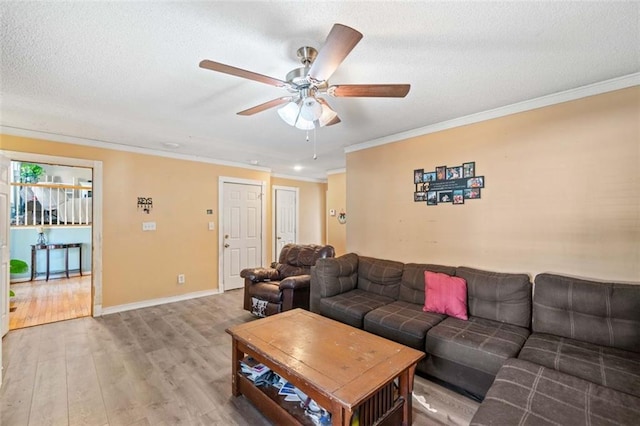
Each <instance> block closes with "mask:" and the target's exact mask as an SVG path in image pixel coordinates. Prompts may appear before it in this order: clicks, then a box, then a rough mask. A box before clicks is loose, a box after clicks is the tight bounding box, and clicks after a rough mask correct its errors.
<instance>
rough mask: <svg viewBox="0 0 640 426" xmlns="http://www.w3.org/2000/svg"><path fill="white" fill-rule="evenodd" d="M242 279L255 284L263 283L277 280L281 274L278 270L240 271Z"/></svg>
mask: <svg viewBox="0 0 640 426" xmlns="http://www.w3.org/2000/svg"><path fill="white" fill-rule="evenodd" d="M240 276H241V277H242V278H247V279H249V280H251V281H253V282H261V281H266V280H277V279H279V278H280V274H279V273H278V271H277V270H275V269H271V268H249V269H243V270H242V271H240Z"/></svg>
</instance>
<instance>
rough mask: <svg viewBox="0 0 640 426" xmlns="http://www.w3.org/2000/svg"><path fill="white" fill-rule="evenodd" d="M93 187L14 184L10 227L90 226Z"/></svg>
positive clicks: (12, 184)
mask: <svg viewBox="0 0 640 426" xmlns="http://www.w3.org/2000/svg"><path fill="white" fill-rule="evenodd" d="M90 191H91V188H88V187H85V186H79V185H67V184H59V183H17V182H12V183H11V207H12V208H11V226H16V227H20V226H34V225H51V226H55V225H89V224H91V220H92V211H91V210H92V198H91V196H90V194H91V192H90Z"/></svg>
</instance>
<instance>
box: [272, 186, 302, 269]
mask: <svg viewBox="0 0 640 426" xmlns="http://www.w3.org/2000/svg"><path fill="white" fill-rule="evenodd" d="M279 189H280V190H284V191H294V192H295V193H296V240H295V241H294V243H296V244H298V241H299V240H300V188H298V187H297V186H282V185H273V186H272V187H271V240H272V241H271V247H272V249H273V251H272V252H271V257H272V258H274V259H273V261H274V262H277V261H278V259H275V257H276V251H277V250H278V236H277V235H276V210H277V207H278V206H277V202H278V198H277V197H276V191H277V190H279Z"/></svg>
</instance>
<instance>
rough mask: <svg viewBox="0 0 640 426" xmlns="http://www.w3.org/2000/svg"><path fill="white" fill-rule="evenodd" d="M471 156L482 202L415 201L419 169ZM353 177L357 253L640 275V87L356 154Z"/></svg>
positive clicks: (352, 244)
mask: <svg viewBox="0 0 640 426" xmlns="http://www.w3.org/2000/svg"><path fill="white" fill-rule="evenodd" d="M469 161H475V162H476V173H477V175H484V176H485V177H486V188H485V189H483V190H482V198H481V199H478V200H466V203H465V204H464V205H452V204H440V205H437V206H427V205H426V204H425V203H423V202H421V203H416V202H414V201H413V192H414V185H413V170H414V169H419V168H424V169H425V171H431V170H434V169H435V167H437V166H441V165H448V166H455V165H461V164H462V163H464V162H469ZM347 173H348V180H347V196H348V202H347V212H348V228H347V243H348V249H349V250H350V251H355V252H358V253H361V254H364V255H369V256H376V257H382V258H388V259H394V260H400V261H405V262H410V261H414V262H430V263H440V264H445V265H467V266H472V267H478V268H483V269H488V270H496V271H513V272H525V273H529V274H530V275H532V276H533V275H535V274H537V273H539V272H543V271H552V272H558V273H566V274H572V275H578V276H584V277H593V278H601V279H611V280H630V281H640V87H633V88H629V89H624V90H619V91H615V92H610V93H606V94H602V95H598V96H592V97H588V98H583V99H580V100H576V101H572V102H567V103H563V104H558V105H554V106H550V107H545V108H540V109H536V110H532V111H528V112H523V113H519V114H514V115H510V116H506V117H502V118H498V119H493V120H490V121H485V122H481V123H477V124H471V125H467V126H463V127H458V128H454V129H450V130H446V131H441V132H437V133H433V134H427V135H423V136H419V137H415V138H412V139H408V140H406V141H402V142H397V143H393V144H388V145H383V146H379V147H375V148H370V149H365V150H361V151H356V152H352V153H349V154H347ZM331 186H332V185H331V181H330V182H329V187H330V190H331ZM362 188H369V190H367V191H363V190H362ZM329 207H331V206H329Z"/></svg>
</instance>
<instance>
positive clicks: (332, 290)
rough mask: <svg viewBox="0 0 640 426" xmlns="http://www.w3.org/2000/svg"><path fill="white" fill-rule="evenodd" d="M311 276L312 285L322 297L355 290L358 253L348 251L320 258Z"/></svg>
mask: <svg viewBox="0 0 640 426" xmlns="http://www.w3.org/2000/svg"><path fill="white" fill-rule="evenodd" d="M311 278H312V283H311V286H312V287H315V290H316V291H317V293H318V296H319V297H321V298H324V297H331V296H335V295H336V294H341V293H345V292H347V291H349V290H353V289H354V288H356V285H357V284H358V255H357V254H355V253H348V254H345V255H343V256H340V257H336V258H326V259H318V261H317V262H316V264H315V266H314V267H313V272H312V274H311ZM312 291H313V290H312Z"/></svg>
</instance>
